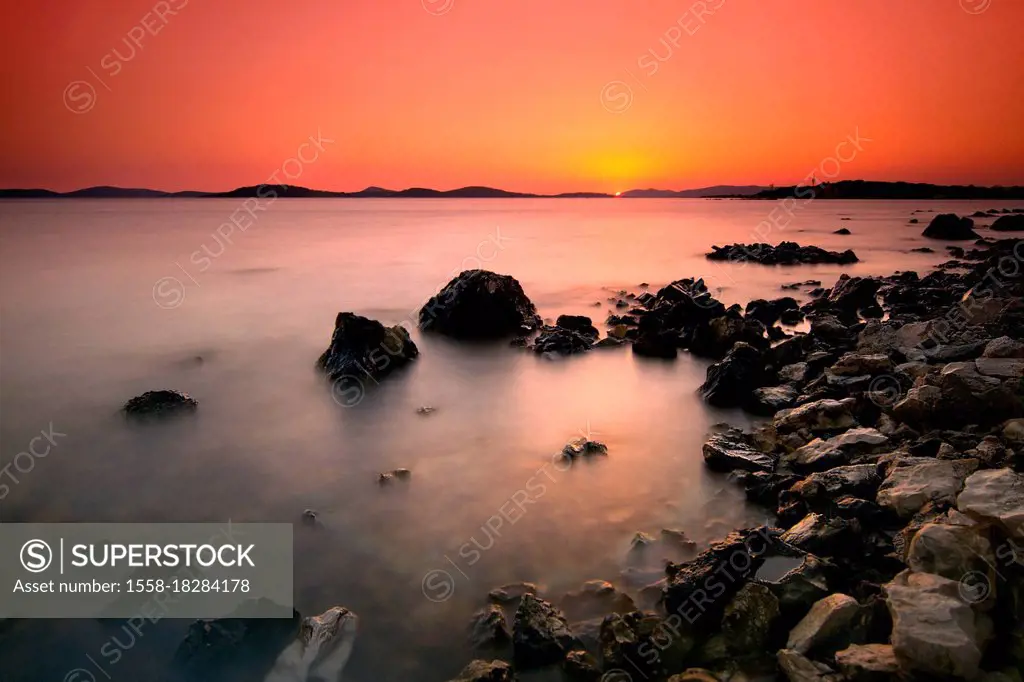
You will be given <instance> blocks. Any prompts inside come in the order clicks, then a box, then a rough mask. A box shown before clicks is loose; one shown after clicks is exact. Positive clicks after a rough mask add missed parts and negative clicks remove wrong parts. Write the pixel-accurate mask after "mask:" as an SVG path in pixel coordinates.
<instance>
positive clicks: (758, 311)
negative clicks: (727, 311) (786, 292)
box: [745, 296, 800, 326]
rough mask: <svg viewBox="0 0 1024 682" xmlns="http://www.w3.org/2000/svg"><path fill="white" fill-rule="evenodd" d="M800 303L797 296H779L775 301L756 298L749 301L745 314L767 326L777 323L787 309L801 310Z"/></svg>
mask: <svg viewBox="0 0 1024 682" xmlns="http://www.w3.org/2000/svg"><path fill="white" fill-rule="evenodd" d="M799 308H800V304H798V303H797V302H796V299H795V298H792V297H790V296H786V297H784V298H777V299H775V300H774V301H766V300H765V299H763V298H759V299H755V300H753V301H751V302H749V303H747V308H746V312H745V315H746V317H752V318H754V319H755V320H758V321H759V322H761V323H762V324H764V325H765V326H770V325H772V324H775V322H776V320H778V319H779V316H780V315H782V313H783V312H786V311H787V310H799Z"/></svg>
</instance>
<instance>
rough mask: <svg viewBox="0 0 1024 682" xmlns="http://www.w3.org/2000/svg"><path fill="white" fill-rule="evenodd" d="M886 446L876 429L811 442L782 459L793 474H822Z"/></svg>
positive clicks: (847, 432) (861, 429) (863, 429)
mask: <svg viewBox="0 0 1024 682" xmlns="http://www.w3.org/2000/svg"><path fill="white" fill-rule="evenodd" d="M888 443H889V439H888V438H887V437H886V436H884V435H883V434H882V433H881V432H879V431H878V430H877V429H872V428H856V429H850V430H848V431H845V432H843V433H841V434H839V435H838V436H833V437H832V438H829V439H828V440H822V439H821V438H815V439H814V440H812V441H811V442H809V443H807V445H804V446H802V447H800V448H797V449H796V450H794V451H793V452H791V453H789V454H787V455H785V456H784V457H783V461H785V462H786V463H787V464H789V465H790V466H791V467H793V469H795V470H797V471H825V470H827V469H831V468H832V467H837V466H840V465H843V464H847V463H849V462H850V460H851V459H852V458H853V457H854V456H855V455H862V454H866V453H873V452H878V451H880V450H881V449H883V448H885V447H886V446H887V445H888Z"/></svg>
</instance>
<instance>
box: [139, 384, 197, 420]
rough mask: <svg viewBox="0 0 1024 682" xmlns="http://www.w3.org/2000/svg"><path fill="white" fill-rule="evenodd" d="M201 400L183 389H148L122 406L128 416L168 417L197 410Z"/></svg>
mask: <svg viewBox="0 0 1024 682" xmlns="http://www.w3.org/2000/svg"><path fill="white" fill-rule="evenodd" d="M198 407H199V401H198V400H196V399H195V398H193V397H192V396H190V395H189V394H187V393H182V392H181V391H167V390H164V391H146V392H145V393H143V394H142V395H139V396H136V397H134V398H132V399H131V400H129V401H128V402H126V403H125V404H124V407H123V408H121V409H122V411H123V412H124V414H125V416H128V417H168V416H172V415H176V414H185V413H189V412H195V411H196V409H197V408H198Z"/></svg>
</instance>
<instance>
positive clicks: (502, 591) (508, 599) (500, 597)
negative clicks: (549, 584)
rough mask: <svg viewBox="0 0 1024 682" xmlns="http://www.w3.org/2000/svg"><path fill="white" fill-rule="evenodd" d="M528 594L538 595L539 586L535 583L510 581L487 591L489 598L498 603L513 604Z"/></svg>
mask: <svg viewBox="0 0 1024 682" xmlns="http://www.w3.org/2000/svg"><path fill="white" fill-rule="evenodd" d="M527 594H532V595H535V596H536V594H537V586H536V585H534V584H533V583H509V584H508V585H502V586H501V587H495V588H494V589H493V590H491V591H490V592H488V593H487V598H488V599H489V600H491V601H492V602H494V603H496V604H513V603H515V602H517V601H519V600H520V599H522V598H523V596H524V595H527Z"/></svg>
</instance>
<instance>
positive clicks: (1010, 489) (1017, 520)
mask: <svg viewBox="0 0 1024 682" xmlns="http://www.w3.org/2000/svg"><path fill="white" fill-rule="evenodd" d="M956 507H957V509H959V510H960V511H961V512H963V513H964V514H967V515H968V516H970V517H971V518H975V519H978V520H981V521H985V522H987V523H994V524H996V525H998V526H1000V527H1001V528H1002V529H1003V531H1004V532H1006V533H1007V534H1008V535H1009V536H1010V537H1012V538H1020V539H1024V475H1022V474H1018V473H1016V472H1014V471H1013V470H1012V469H989V470H986V471H978V472H975V473H973V474H971V475H970V476H969V477H968V478H967V480H966V482H965V483H964V486H963V492H961V493H960V495H959V497H957V499H956Z"/></svg>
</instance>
